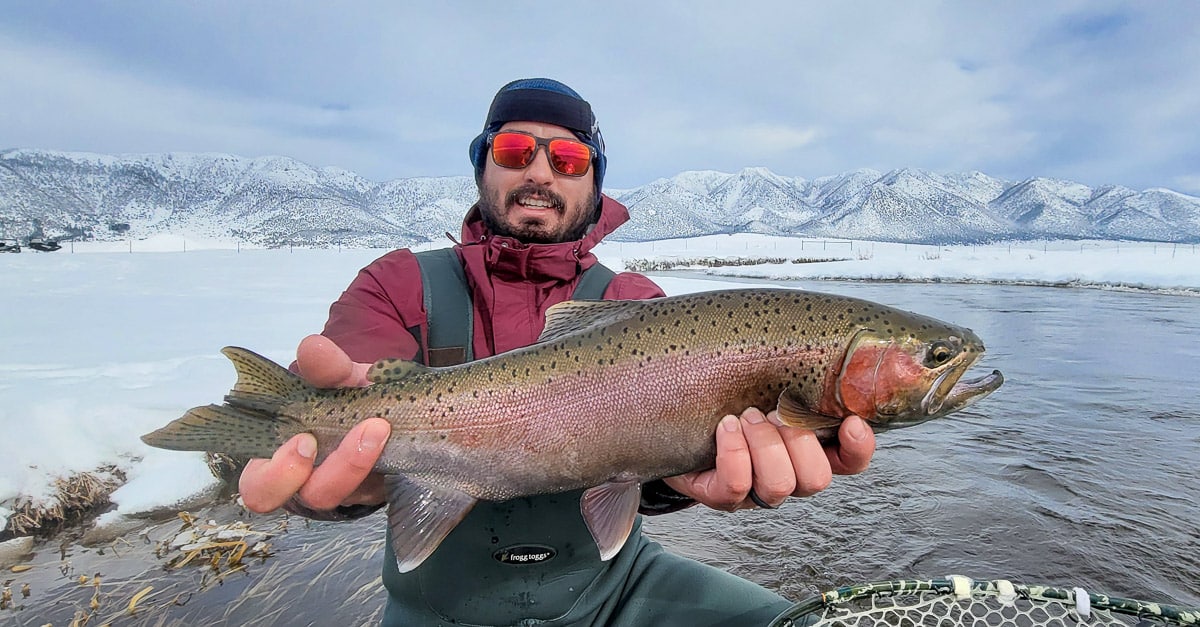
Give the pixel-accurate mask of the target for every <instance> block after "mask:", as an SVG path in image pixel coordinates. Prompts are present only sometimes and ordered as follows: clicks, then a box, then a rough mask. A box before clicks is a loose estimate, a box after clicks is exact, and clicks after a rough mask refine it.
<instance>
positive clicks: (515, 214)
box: [479, 122, 596, 244]
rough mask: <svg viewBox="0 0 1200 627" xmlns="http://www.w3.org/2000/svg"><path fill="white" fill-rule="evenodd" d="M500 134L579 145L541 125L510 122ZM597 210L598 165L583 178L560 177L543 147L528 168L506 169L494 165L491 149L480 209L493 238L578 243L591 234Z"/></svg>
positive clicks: (566, 132)
mask: <svg viewBox="0 0 1200 627" xmlns="http://www.w3.org/2000/svg"><path fill="white" fill-rule="evenodd" d="M500 130H502V131H521V132H524V133H529V134H532V135H535V136H537V137H541V138H545V139H554V138H556V137H564V138H567V139H572V140H574V139H577V138H576V137H575V134H574V133H572V132H571V131H570V130H568V129H566V128H563V127H561V126H555V125H553V124H543V123H540V122H508V123H506V124H505V125H504V126H502V127H500ZM595 207H596V199H595V164H592V165H591V166H590V167H589V168H588V172H587V174H585V175H583V176H568V175H565V174H559V173H558V172H556V171H555V170H554V168H552V167H551V166H550V156H549V155H548V154H547V148H546V147H545V146H541V147H539V148H538V150H537V154H535V155H534V157H533V161H531V162H530V163H529V165H527V166H525V167H524V168H520V169H515V168H505V167H501V166H498V165H496V163H495V161H493V160H492V156H491V152H490V147H489V152H488V155H487V157H486V159H485V165H484V168H483V179H482V180H481V181H480V183H479V209H480V211H481V213H482V214H483V220H484V223H485V224H487V226H488V228H489V229H491V231H492V232H493V233H495V234H497V235H506V236H509V237H513V238H516V239H518V240H520V241H522V242H525V243H530V244H553V243H557V242H569V241H574V240H577V239H579V238H581V237H583V235H584V233H586V232H587V227H588V225H589V224H590V223H591V221H592V215H593V212H594V211H595Z"/></svg>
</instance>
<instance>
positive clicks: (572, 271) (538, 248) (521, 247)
mask: <svg viewBox="0 0 1200 627" xmlns="http://www.w3.org/2000/svg"><path fill="white" fill-rule="evenodd" d="M628 220H629V210H628V209H626V208H625V206H624V205H622V204H621V203H619V202H617V201H615V200H613V199H611V198H609V197H608V196H603V195H602V196H601V204H600V216H599V218H598V219H597V220H596V223H595V224H594V225H592V228H591V229H589V230H588V232H587V234H585V235H584V236H583V237H582V238H580V239H578V240H574V241H570V242H561V243H558V244H526V243H524V242H521V241H519V240H516V239H514V238H512V237H506V236H500V235H495V234H493V233H491V231H489V230H488V228H487V227H486V226H484V223H483V217H482V215H481V214H480V212H479V205H478V204H476V205H473V206H472V207H471V209H470V210H469V211H468V212H467V217H466V218H465V219H464V220H463V227H462V245H461V246H462V248H461V250H462V253H463V256H464V259H472V260H477V259H480V258H482V260H483V262H484V263H485V264H486V265H487V268H488V270H489V273H490V274H492V275H494V276H496V277H497V278H501V279H504V280H520V281H529V280H532V281H539V280H555V281H568V280H571V279H573V278H575V277H576V276H577V275H578V274H579V273H580V272H582V271H583V270H584V269H586V268H588V267H591V266H592V264H594V263H595V262H596V259H595V256H594V255H592V253H591V251H592V249H593V248H595V247H596V245H597V244H599V243H600V241H601V240H603V239H604V238H605V237H606V236H607V235H608V234H609V233H612V232H613V231H615V230H616V229H617V227H619V226H621V225H622V224H624V223H625V222H626V221H628Z"/></svg>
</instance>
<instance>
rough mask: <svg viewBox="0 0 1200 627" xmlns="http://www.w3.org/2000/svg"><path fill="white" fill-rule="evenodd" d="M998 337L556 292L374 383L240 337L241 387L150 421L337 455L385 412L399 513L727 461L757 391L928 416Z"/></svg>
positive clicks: (894, 423) (845, 301)
mask: <svg viewBox="0 0 1200 627" xmlns="http://www.w3.org/2000/svg"><path fill="white" fill-rule="evenodd" d="M983 351H984V347H983V344H982V342H981V341H980V340H979V338H978V337H977V336H976V335H975V334H974V333H973V332H971V331H970V330H968V329H964V328H961V327H957V326H954V325H950V324H947V323H944V322H941V321H938V320H935V319H933V318H929V317H926V316H921V315H919V314H914V313H910V312H905V311H900V310H897V309H892V308H890V307H887V306H884V305H880V304H877V303H872V302H869V301H864V300H859V299H855V298H849V297H843V296H836V295H829V294H819V293H813V292H804V291H799V290H780V289H743V290H720V291H715V292H704V293H697V294H689V295H684V296H675V297H667V298H660V299H654V300H648V301H600V302H583V301H568V302H566V303H561V304H559V305H555V306H554V307H552V308H551V309H550V311H549V313H548V315H547V321H546V329H545V331H544V332H543V334H542V338H541V339H540V340H539V342H538V343H537V344H535V345H532V346H529V347H525V348H521V349H517V350H514V351H511V352H508V353H503V354H500V355H496V356H494V357H490V358H487V359H483V360H479V361H475V362H470V363H467V364H462V365H458V366H450V367H445V368H428V367H424V366H420V365H417V364H414V363H411V362H403V361H399V360H385V361H381V362H379V363H377V364H376V365H375V366H373V367H372V370H371V372H370V373H369V376H370V378H371V380H372V381H373V382H374V384H373V385H371V386H369V387H366V388H358V389H343V390H317V389H314V388H311V387H309V386H306V385H304V384H303V382H301V381H300V380H299V379H298V378H296V377H294V375H291V374H290V373H287V372H286V371H285V370H283V369H282V368H279V367H278V366H276V365H274V364H271V363H270V362H269V361H267V360H265V359H262V358H258V359H257V360H256V359H255V357H257V356H254V355H253V353H250V352H249V351H245V350H244V349H226V351H225V352H226V354H227V355H230V357H231V359H233V361H234V363H235V365H236V366H237V367H238V369H239V379H238V384H237V386H235V388H234V390H233V391H232V392H231V393H230V395H229V396H228V397H227V404H226V405H225V406H209V407H208V408H197V409H194V410H192V411H191V412H189V413H188V414H187V415H185V416H184V418H181V419H179V420H177V421H176V422H175V423H172V424H171V425H168V426H167V427H164V428H163V429H161V430H159V431H157V432H155V433H152V434H148V435H147V436H145V437H144V439H146V440H147V442H149V443H151V444H154V445H156V446H164V447H173V448H186V447H188V446H192V447H194V446H196V442H197V440H195V439H185V438H184V437H183V436H182V435H180V433H181V432H186V429H184V428H183V427H184V426H186V425H183V426H179V427H178V428H176V423H181V422H182V423H187V422H188V421H189V420H191V421H192V422H196V421H197V420H198V418H197V416H198V415H202V414H205V413H206V412H209V413H218V414H220V415H221V416H222V418H223V419H229V420H234V419H235V418H236V416H235V415H232V414H236V412H237V411H239V410H240V409H243V408H249V409H251V410H253V411H254V412H256V413H257V414H258V415H257V416H256V418H257V419H258V420H260V421H261V420H262V419H263V418H264V414H265V415H272V414H273V415H275V416H277V418H276V420H277V425H276V428H277V433H276V438H275V441H267V442H265V443H263V442H262V441H261V440H262V438H259V439H258V440H256V442H257V443H258V444H255V445H261V446H262V448H263V449H264V450H256V451H243V453H244V454H251V455H257V456H264V457H265V456H269V455H270V454H271V452H272V451H273V450H274V447H275V446H278V444H279V443H282V442H283V441H285V440H286V439H287V438H288V437H290V436H291V435H294V434H295V433H299V432H303V431H308V432H311V433H313V435H314V436H316V439H317V443H318V451H319V454H318V460H320V459H323V458H324V456H325V455H327V454H328V452H329V451H331V450H332V449H333V448H335V447H336V445H337V444H338V442H339V441H340V440H341V439H342V437H343V436H344V435H345V433H346V432H347V431H348V430H349V429H350V427H352V426H353V425H354V424H356V423H357V422H359V421H361V420H363V419H365V418H368V417H372V416H379V417H383V418H385V419H387V420H388V421H390V422H391V424H392V435H391V437H390V438H389V440H388V442H387V443H386V445H385V449H384V452H383V454H382V455H381V457H380V460H379V462H378V464H377V467H376V470H378V471H379V472H382V473H384V474H385V475H387V476H389V477H395V478H399V479H398V481H397V482H396V483H395V485H396V486H397V488H396V490H397V491H396V492H395V495H398V496H397V497H396V498H398V499H401V500H405V499H410V500H414V501H420V503H417V504H412V503H407V504H406V503H393V504H392V508H391V509H392V510H396V511H399V512H400V513H390V514H389V516H397V517H399V516H401V515H405V514H411V513H412V512H409V511H407V510H405V508H406V507H408V508H418V509H419V508H421V507H425V506H426V505H424V503H426V502H429V503H434V504H436V503H439V502H442V503H445V504H446V507H447V508H448V509H455V510H461V509H462V508H464V507H465V508H467V509H469V507H470V503H473V502H474V499H484V500H497V501H499V500H507V499H511V498H515V497H519V496H526V495H532V494H543V493H555V492H565V491H569V490H574V489H580V488H592V489H598V488H606V489H608V487H610V486H617V487H615V488H611V489H614V490H620V489H624V488H622V487H621V486H624V485H625V484H629V485H633V486H635V487H636V484H637V483H638V482H643V481H647V480H651V479H656V478H660V477H665V476H672V475H677V474H682V473H685V472H689V471H692V470H698V469H704V468H711V467H712V466H713V464H714V458H715V438H714V432H715V430H716V426H717V424H718V422H719V421H720V420H721V419H722V418H723V417H724V416H726V415H730V414H734V415H736V414H738V413H740V412H741V411H743V410H745V409H746V408H748V407H757V408H759V409H760V410H762V411H764V412H769V411H771V410H773V409H778V410H779V416H780V419H781V420H783V421H784V422H785V423H787V424H792V425H796V426H802V427H808V428H814V429H818V433H819V434H821V435H822V437H824V438H826V439H828V438H829V437H833V436H832V435H831V434H832V433H834V432H835V431H836V425H837V424H838V423H839V422H840V421H841V420H842V419H844V418H845V417H846V416H849V415H851V414H857V415H860V416H862V417H863V418H864V419H866V420H867V421H868V423H869V424H871V425H872V427H873V428H875V429H876V430H884V429H887V428H893V427H900V426H910V425H912V424H917V423H919V422H924V421H926V420H929V419H931V418H936V417H939V416H941V415H945V414H947V413H950V412H953V411H957V410H959V409H961V408H962V407H965V406H966V405H967V404H969V403H971V402H973V401H975V400H978V398H982V397H983V396H986V395H987V394H989V393H990V392H992V391H994V390H995V389H996V388H998V387H999V386H1000V384H1001V383H1002V381H1003V378H1002V376H1001V375H1000V374H999V373H998V372H995V373H993V374H991V375H988V376H986V377H982V378H980V379H976V380H974V381H964V380H962V375H963V374H964V373H965V372H966V370H967V369H968V368H970V366H971V365H972V364H973V363H974V362H975V361H976V360H977V359H978V358H979V357H980V355H982V353H983ZM272 403H274V405H272ZM214 408H215V409H214ZM247 419H249V418H247ZM204 441H207V442H211V441H212V439H211V438H210V439H208V440H204ZM231 446H232V445H231ZM245 446H251V445H249V444H247V445H245ZM414 486H415V487H414ZM410 493H411V494H410ZM414 494H415V496H413V495H414ZM464 499H465V500H464ZM625 501H626V502H628V499H626V500H625ZM588 507H589V506H588V504H587V503H585V504H584V515H585V518H586V519H588V520H589V528H591V524H592V523H591V520H592V518H590V517H589V511H588ZM401 510H404V511H401ZM632 511H633V512H636V508H634V510H632ZM628 515H629V516H632V515H633V513H629V514H628ZM596 518H601V517H600V516H599V515H597V516H596ZM447 524H449V527H448V528H452V527H453V521H450V522H449V523H447ZM446 532H448V529H447V530H446ZM439 533H442V532H441V531H439ZM593 534H594V535H595V536H596V538H597V543H598V545H599V546H600V549H601V553H602V555H605V554H607V553H606V551H608V552H611V551H612V550H614V548H613V547H614V546H615V547H616V548H618V549H619V544H620V542H623V537H622V538H620V542H616V538H615V537H612V536H613V534H616V535H619V533H618V532H613V531H611V530H609V531H604V530H597V529H593ZM434 535H437V534H434ZM440 537H441V536H438V539H439V540H440ZM420 541H421V542H425V541H426V540H424V539H422V540H420ZM435 545H436V542H435ZM418 548H420V547H418ZM426 549H429V547H423V548H420V550H416V549H413V550H412V551H411V552H409V553H407V554H404V555H402V554H401V549H400V548H397V557H398V559H399V560H400V561H401V563H402V564H405V565H407V566H408V567H415V564H417V563H419V562H420V560H421V559H423V555H426V554H427V553H425V552H422V551H425V550H426ZM430 550H431V549H430Z"/></svg>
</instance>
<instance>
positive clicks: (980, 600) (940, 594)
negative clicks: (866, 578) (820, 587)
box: [771, 576, 1200, 627]
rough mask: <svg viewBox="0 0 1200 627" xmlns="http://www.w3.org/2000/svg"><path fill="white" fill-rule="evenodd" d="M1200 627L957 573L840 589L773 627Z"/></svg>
mask: <svg viewBox="0 0 1200 627" xmlns="http://www.w3.org/2000/svg"><path fill="white" fill-rule="evenodd" d="M1197 624H1200V610H1197V609H1189V608H1180V607H1174V606H1170V605H1164V604H1161V603H1149V602H1144V601H1133V600H1129V599H1120V598H1116V597H1110V596H1107V595H1098V594H1089V593H1087V592H1085V591H1084V590H1082V589H1080V588H1074V589H1070V590H1068V589H1063V588H1052V587H1049V586H1035V585H1022V584H1013V583H1011V582H1008V581H1004V580H996V581H972V580H970V579H968V578H966V577H957V576H955V577H949V578H947V579H932V580H896V581H884V582H876V583H868V584H860V585H855V586H847V587H844V588H838V589H836V590H832V591H829V592H826V593H824V594H822V595H821V596H819V597H816V598H813V599H809V600H807V601H804V602H801V603H797V604H796V605H794V606H792V608H791V609H790V610H788V611H787V612H784V613H783V614H782V615H781V616H779V618H776V619H775V621H774V622H772V623H771V627H801V626H803V627H811V626H816V625H837V626H844V627H851V626H854V627H858V626H866V625H887V626H889V627H892V626H902V627H916V626H918V625H920V626H937V627H951V626H959V625H971V626H982V625H1016V626H1020V627H1040V626H1044V625H1048V626H1055V627H1079V626H1081V625H1088V626H1091V625H1097V626H1104V625H1139V626H1141V625H1145V626H1150V625H1197Z"/></svg>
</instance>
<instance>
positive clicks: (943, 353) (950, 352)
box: [925, 342, 956, 367]
mask: <svg viewBox="0 0 1200 627" xmlns="http://www.w3.org/2000/svg"><path fill="white" fill-rule="evenodd" d="M955 353H956V351H955V350H954V347H953V346H951V345H950V343H949V342H934V343H933V345H932V346H930V347H929V353H928V354H927V355H926V357H925V365H927V366H930V367H937V366H940V365H942V364H944V363H946V362H948V361H950V359H951V358H953V357H954V355H955Z"/></svg>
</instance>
